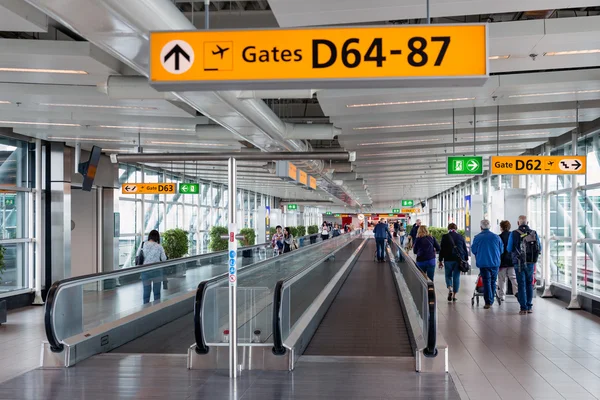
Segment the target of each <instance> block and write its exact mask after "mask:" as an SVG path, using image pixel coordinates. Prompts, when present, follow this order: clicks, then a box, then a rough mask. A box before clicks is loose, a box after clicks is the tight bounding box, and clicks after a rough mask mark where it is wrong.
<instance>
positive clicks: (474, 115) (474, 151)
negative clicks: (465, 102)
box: [473, 107, 477, 156]
mask: <svg viewBox="0 0 600 400" xmlns="http://www.w3.org/2000/svg"><path fill="white" fill-rule="evenodd" d="M476 132H477V107H473V155H474V156H475V155H477V149H476V145H477V136H476Z"/></svg>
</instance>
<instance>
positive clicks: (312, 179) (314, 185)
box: [308, 176, 317, 190]
mask: <svg viewBox="0 0 600 400" xmlns="http://www.w3.org/2000/svg"><path fill="white" fill-rule="evenodd" d="M308 187H310V188H311V189H313V190H317V178H315V177H314V176H309V177H308Z"/></svg>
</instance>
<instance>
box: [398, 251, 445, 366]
mask: <svg viewBox="0 0 600 400" xmlns="http://www.w3.org/2000/svg"><path fill="white" fill-rule="evenodd" d="M389 242H390V243H391V244H392V246H395V248H396V251H393V254H394V255H396V254H398V255H399V254H400V253H402V257H403V258H404V260H405V262H406V265H408V267H409V269H410V273H411V274H413V275H414V276H416V277H417V279H418V280H419V283H420V284H421V286H422V288H423V289H425V290H424V292H425V298H424V299H416V298H415V296H414V295H413V293H412V291H411V296H413V299H414V301H415V304H416V303H417V301H419V300H421V301H423V303H424V306H423V311H426V313H427V315H422V316H421V317H422V318H423V332H424V333H425V332H427V337H426V345H425V349H423V354H424V355H425V356H428V357H435V356H436V355H437V348H436V345H437V303H436V297H435V288H434V286H433V282H432V281H431V280H430V279H429V278H427V277H426V275H425V274H424V273H423V272H422V271H421V269H419V267H417V264H416V263H415V262H414V261H413V259H412V258H411V257H410V256H409V255H408V253H407V252H405V251H404V249H402V247H401V246H399V245H398V243H397V242H396V241H394V240H392V241H389ZM401 272H402V271H401ZM407 285H408V282H407ZM410 289H411V288H410V286H409V290H410Z"/></svg>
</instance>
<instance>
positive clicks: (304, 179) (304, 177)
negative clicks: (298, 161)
mask: <svg viewBox="0 0 600 400" xmlns="http://www.w3.org/2000/svg"><path fill="white" fill-rule="evenodd" d="M298 182H300V183H301V184H302V185H304V186H307V185H308V174H307V173H306V172H304V171H302V170H301V169H299V170H298Z"/></svg>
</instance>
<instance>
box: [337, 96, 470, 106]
mask: <svg viewBox="0 0 600 400" xmlns="http://www.w3.org/2000/svg"><path fill="white" fill-rule="evenodd" d="M468 100H475V97H458V98H455V99H432V100H410V101H391V102H385V103H364V104H347V105H346V108H358V107H381V106H400V105H406V104H429V103H445V102H449V101H468Z"/></svg>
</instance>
